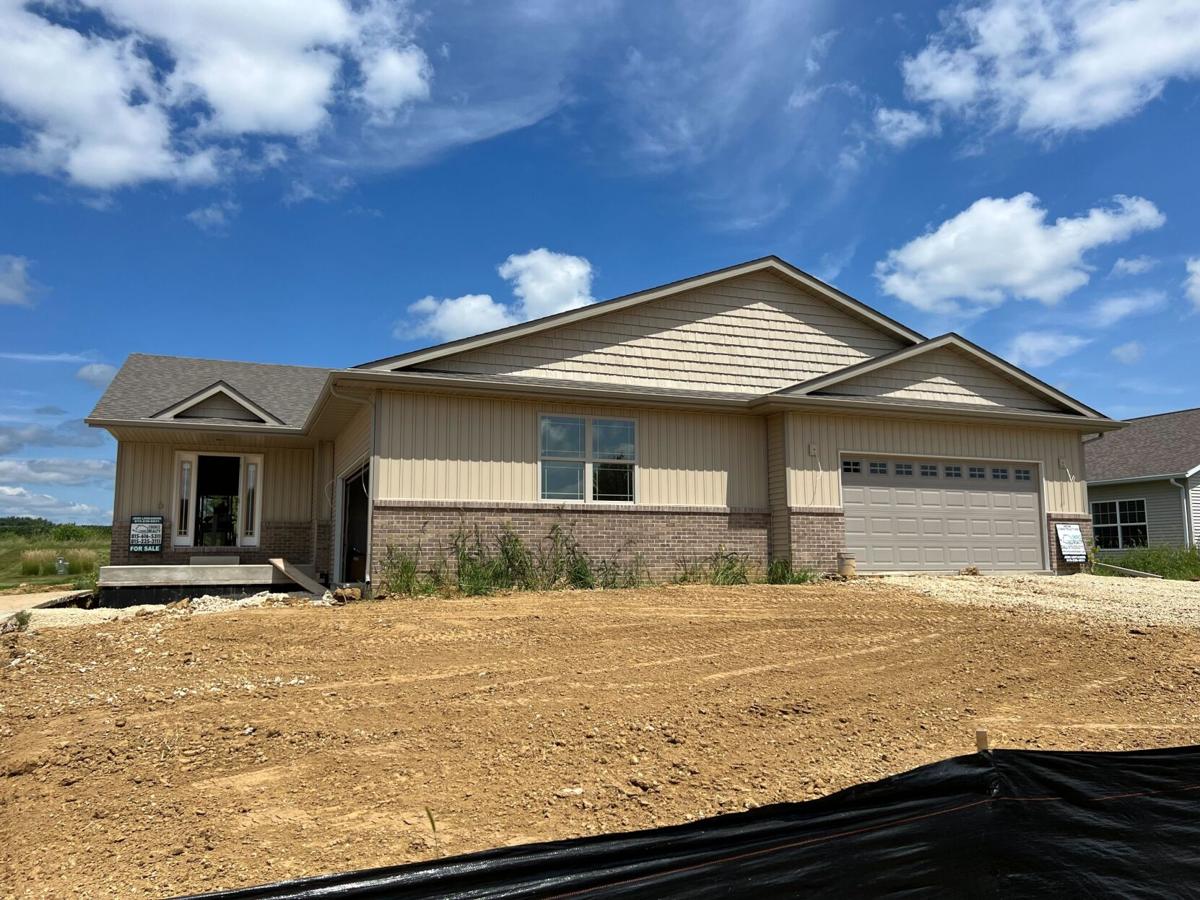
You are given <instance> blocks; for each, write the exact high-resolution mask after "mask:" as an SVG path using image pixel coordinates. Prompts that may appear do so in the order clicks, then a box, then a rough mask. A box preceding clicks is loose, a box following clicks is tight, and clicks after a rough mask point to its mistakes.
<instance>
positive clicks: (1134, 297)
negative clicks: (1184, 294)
mask: <svg viewBox="0 0 1200 900" xmlns="http://www.w3.org/2000/svg"><path fill="white" fill-rule="evenodd" d="M1166 302H1167V297H1166V295H1165V294H1163V293H1162V292H1161V291H1142V292H1141V293H1137V294H1127V295H1125V296H1121V297H1109V298H1107V299H1105V300H1101V301H1100V302H1099V303H1097V304H1096V305H1095V306H1093V307H1092V312H1091V315H1090V317H1089V320H1090V321H1091V323H1092V324H1093V325H1096V326H1097V327H1099V328H1107V327H1108V326H1109V325H1115V324H1116V323H1117V322H1120V321H1121V320H1122V319H1124V318H1127V317H1128V316H1132V315H1137V314H1139V313H1147V312H1153V311H1154V310H1156V309H1161V308H1162V307H1163V306H1164V305H1165V304H1166Z"/></svg>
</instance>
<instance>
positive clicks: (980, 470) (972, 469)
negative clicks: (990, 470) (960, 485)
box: [967, 466, 987, 478]
mask: <svg viewBox="0 0 1200 900" xmlns="http://www.w3.org/2000/svg"><path fill="white" fill-rule="evenodd" d="M967 477H968V478H986V477H987V469H985V468H984V467H983V466H968V467H967Z"/></svg>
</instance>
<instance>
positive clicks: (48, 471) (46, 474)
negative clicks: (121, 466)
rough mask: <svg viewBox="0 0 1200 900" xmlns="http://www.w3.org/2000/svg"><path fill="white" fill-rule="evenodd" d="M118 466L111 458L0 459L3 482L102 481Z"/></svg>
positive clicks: (110, 478) (79, 482) (110, 476)
mask: <svg viewBox="0 0 1200 900" xmlns="http://www.w3.org/2000/svg"><path fill="white" fill-rule="evenodd" d="M116 468H117V465H116V463H114V462H113V461H112V460H111V459H0V483H9V484H69V485H78V484H97V483H101V484H102V483H105V482H110V481H112V480H113V476H114V475H115V473H116Z"/></svg>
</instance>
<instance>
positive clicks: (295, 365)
mask: <svg viewBox="0 0 1200 900" xmlns="http://www.w3.org/2000/svg"><path fill="white" fill-rule="evenodd" d="M135 356H136V357H139V358H141V359H172V360H186V361H188V362H207V363H221V364H222V365H235V366H260V367H262V368H269V369H312V370H313V371H316V372H340V371H342V367H341V366H310V365H306V364H304V363H267V362H254V361H252V360H248V359H217V358H214V357H211V356H180V355H178V354H174V353H140V352H137V351H134V352H132V353H130V354H129V355H128V357H127V359H132V358H133V357H135Z"/></svg>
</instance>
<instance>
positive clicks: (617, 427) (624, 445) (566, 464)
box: [538, 415, 637, 503]
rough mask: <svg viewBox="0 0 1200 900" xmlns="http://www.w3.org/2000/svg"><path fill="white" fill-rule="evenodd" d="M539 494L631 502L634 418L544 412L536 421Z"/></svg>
mask: <svg viewBox="0 0 1200 900" xmlns="http://www.w3.org/2000/svg"><path fill="white" fill-rule="evenodd" d="M538 430H539V434H538V442H539V459H540V464H541V474H540V479H541V498H542V499H543V500H558V501H570V502H576V503H578V502H593V503H633V502H634V500H635V499H636V496H637V423H636V422H635V421H634V420H633V419H610V418H604V417H600V416H558V415H554V416H542V417H541V419H540V421H539V426H538Z"/></svg>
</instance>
